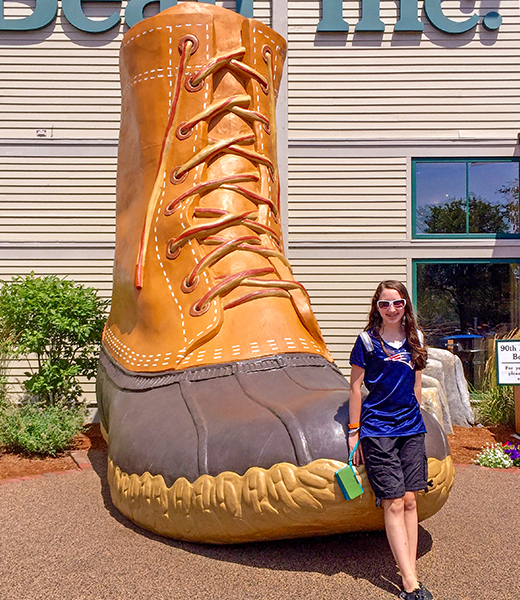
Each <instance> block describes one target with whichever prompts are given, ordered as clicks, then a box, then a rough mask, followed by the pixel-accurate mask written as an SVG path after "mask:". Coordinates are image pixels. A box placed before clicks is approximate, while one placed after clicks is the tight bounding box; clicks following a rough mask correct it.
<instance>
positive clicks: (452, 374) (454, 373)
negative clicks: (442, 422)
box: [423, 347, 475, 433]
mask: <svg viewBox="0 0 520 600" xmlns="http://www.w3.org/2000/svg"><path fill="white" fill-rule="evenodd" d="M424 376H426V377H432V378H433V379H436V380H437V381H439V383H440V384H441V386H442V387H443V391H444V393H445V395H446V398H447V404H448V406H449V413H450V419H451V423H452V424H453V425H458V426H459V427H472V426H473V425H474V424H475V419H474V417H473V411H472V410H471V404H470V398H469V389H468V383H467V381H466V378H465V377H464V369H463V367H462V363H461V361H460V358H459V357H458V356H457V355H456V354H453V353H452V352H450V351H449V350H443V349H441V348H431V347H430V348H428V364H427V365H426V368H425V369H424V371H423V378H424ZM423 385H424V386H425V387H432V386H431V385H429V384H427V383H426V382H425V383H424V384H423ZM445 431H446V429H445ZM446 433H447V431H446Z"/></svg>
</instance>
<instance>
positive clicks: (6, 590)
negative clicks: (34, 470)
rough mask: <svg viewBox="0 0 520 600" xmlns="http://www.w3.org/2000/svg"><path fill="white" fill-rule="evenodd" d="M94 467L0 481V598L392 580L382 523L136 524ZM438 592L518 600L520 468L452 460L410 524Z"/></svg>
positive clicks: (323, 590) (93, 599)
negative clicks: (292, 530) (253, 534)
mask: <svg viewBox="0 0 520 600" xmlns="http://www.w3.org/2000/svg"><path fill="white" fill-rule="evenodd" d="M89 458H90V460H91V462H92V464H93V467H94V469H93V470H92V469H91V470H89V469H87V470H84V471H83V472H80V471H78V472H72V473H70V472H69V473H67V474H64V475H50V476H46V477H43V478H40V479H32V480H27V481H18V482H11V483H8V484H6V485H0V600H47V599H49V600H105V599H106V600H198V599H200V600H213V599H215V600H217V599H218V600H282V599H283V600H292V599H294V600H329V599H331V600H332V599H340V598H344V599H348V600H363V599H367V600H372V599H374V600H386V599H392V598H395V597H396V592H397V591H398V588H397V583H398V581H399V579H398V577H397V574H396V571H395V567H394V566H392V564H393V563H392V559H391V555H390V551H389V549H388V546H387V543H386V540H385V537H384V534H382V533H371V534H357V535H341V536H331V537H324V538H311V539H303V540H291V541H281V542H269V543H255V544H248V545H241V546H232V547H220V546H205V545H202V546H200V545H195V544H189V543H183V542H177V541H173V540H167V539H164V538H161V537H159V536H156V535H152V534H151V533H148V532H146V531H143V530H141V529H139V528H137V527H136V526H135V525H133V524H132V523H131V522H129V521H128V520H127V519H125V518H124V517H122V516H121V515H120V514H119V513H118V512H117V511H116V510H115V509H113V507H112V506H111V503H110V498H109V493H108V489H107V487H106V484H105V483H104V482H105V479H104V476H105V471H106V469H105V461H106V454H105V452H102V451H91V452H90V453H89ZM419 556H420V558H419V570H420V577H421V579H422V580H423V581H424V582H425V583H427V585H428V587H429V588H431V590H432V592H433V593H434V597H435V599H436V600H513V599H515V600H517V598H518V597H519V595H520V474H519V473H517V472H501V471H494V470H488V469H483V468H480V467H474V466H471V467H466V468H464V467H460V468H457V477H456V483H455V486H454V489H453V491H452V493H451V496H450V498H449V500H448V502H447V504H446V505H445V506H444V508H443V509H442V510H441V511H440V512H439V513H437V514H436V515H435V516H434V517H432V518H431V519H429V520H427V521H424V522H423V523H422V524H421V526H420V532H419Z"/></svg>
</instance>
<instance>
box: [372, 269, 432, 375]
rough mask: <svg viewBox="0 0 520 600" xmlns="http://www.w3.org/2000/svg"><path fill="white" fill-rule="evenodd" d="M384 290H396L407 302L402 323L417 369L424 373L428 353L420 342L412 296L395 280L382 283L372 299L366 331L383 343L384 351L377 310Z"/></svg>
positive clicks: (380, 321)
mask: <svg viewBox="0 0 520 600" xmlns="http://www.w3.org/2000/svg"><path fill="white" fill-rule="evenodd" d="M383 290H396V292H398V293H399V295H400V296H401V298H404V299H405V300H406V306H405V308H404V315H403V318H402V320H401V323H402V325H403V327H404V330H405V333H406V339H407V340H408V343H409V344H410V348H411V350H412V361H413V363H414V365H415V368H416V369H417V370H419V371H422V369H424V367H425V366H426V361H427V360H428V352H427V351H426V348H425V347H424V346H423V345H421V342H420V341H419V336H418V334H417V331H418V329H419V326H418V324H417V320H416V318H415V315H414V313H413V308H412V302H411V300H410V295H409V294H408V290H407V289H406V287H405V286H404V285H403V284H402V283H401V282H400V281H397V280H395V279H388V280H386V281H382V282H381V283H380V284H379V285H378V286H377V289H376V292H375V294H374V296H373V298H372V306H371V308H370V314H369V315H368V325H367V326H366V327H365V331H369V330H370V331H372V332H373V333H374V334H375V335H377V337H378V338H379V340H380V341H381V345H382V346H383V349H384V344H383V343H382V340H381V332H380V330H381V326H382V324H383V319H382V317H381V314H380V312H379V310H378V308H377V301H378V300H379V298H380V297H381V293H382V291H383Z"/></svg>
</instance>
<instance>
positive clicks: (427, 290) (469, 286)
mask: <svg viewBox="0 0 520 600" xmlns="http://www.w3.org/2000/svg"><path fill="white" fill-rule="evenodd" d="M416 275H417V280H416V281H417V312H418V314H419V318H420V321H421V325H422V326H423V327H424V329H425V331H426V334H427V340H428V344H430V345H431V346H435V347H438V348H448V349H450V350H452V351H453V352H455V353H456V354H458V355H459V356H460V358H461V360H462V362H463V365H464V369H465V374H466V377H467V379H468V380H469V381H470V383H472V384H473V385H475V386H476V387H478V386H479V384H480V382H481V380H482V376H483V373H484V367H485V363H486V360H487V358H488V354H489V349H490V346H491V345H492V344H493V339H494V337H495V336H498V337H503V336H504V335H505V334H506V333H508V332H509V331H511V330H512V329H514V328H516V327H518V326H519V325H520V322H519V315H520V305H519V279H520V265H519V264H518V263H513V262H510V263H498V262H494V263H493V262H488V263H483V262H442V263H440V262H439V263H427V262H424V263H417V271H416Z"/></svg>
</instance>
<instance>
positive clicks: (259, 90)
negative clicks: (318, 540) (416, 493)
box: [98, 2, 452, 542]
mask: <svg viewBox="0 0 520 600" xmlns="http://www.w3.org/2000/svg"><path fill="white" fill-rule="evenodd" d="M284 55H285V42H284V40H283V39H282V38H281V37H280V36H279V35H278V34H276V33H275V32H274V31H272V30H271V29H269V28H268V27H266V26H265V25H263V24H262V23H260V22H258V21H255V20H253V19H244V18H243V17H242V16H240V15H238V14H236V13H234V12H232V11H229V10H225V9H222V8H218V7H216V6H214V5H209V4H202V3H200V4H199V3H192V2H186V3H182V4H179V5H178V6H176V7H174V8H171V9H168V10H165V11H163V12H162V13H160V14H159V15H157V16H155V17H152V18H149V19H146V20H145V21H143V22H141V23H139V24H138V25H136V26H135V27H133V28H132V29H130V30H129V32H128V33H127V34H126V36H125V38H124V40H123V43H122V48H121V80H122V122H121V135H120V142H119V160H118V178H117V243H116V256H115V266H114V291H113V301H112V310H111V313H110V316H109V319H108V322H107V325H106V328H105V332H104V337H103V350H102V354H101V359H100V367H99V376H98V404H99V409H100V412H101V420H102V425H103V427H104V429H105V430H106V432H107V434H108V443H109V471H108V477H109V483H110V488H111V493H112V498H113V502H114V504H115V506H116V507H117V508H118V509H119V510H120V511H121V512H122V513H124V514H125V515H127V516H128V517H130V518H131V519H132V520H134V521H135V522H136V523H138V524H140V525H142V526H143V527H146V528H148V529H151V530H153V531H156V532H158V533H161V534H163V535H168V536H171V537H175V538H178V539H187V540H193V541H202V542H240V541H248V540H257V539H269V538H281V537H290V536H303V535H309V534H323V533H332V532H340V531H352V530H359V529H373V528H381V527H382V526H383V522H382V515H380V514H379V513H381V512H382V511H377V510H376V509H375V501H374V497H373V495H372V494H371V493H370V492H369V491H368V492H367V493H366V494H365V495H364V496H363V497H362V498H360V499H358V500H354V501H352V502H348V503H347V502H346V501H345V500H343V498H342V496H341V492H340V490H339V488H338V487H337V486H336V484H335V482H334V471H335V470H337V469H338V468H340V467H341V466H343V464H344V463H345V462H346V461H347V458H348V451H347V443H346V437H345V429H344V426H345V420H346V418H347V415H348V408H347V405H346V402H347V400H348V393H347V383H346V381H345V379H344V377H343V376H342V374H341V373H340V372H339V370H338V369H337V368H336V367H335V366H334V364H333V363H332V362H331V357H330V355H329V353H328V351H327V349H326V347H325V343H324V341H323V338H322V336H321V333H320V330H319V327H318V324H317V322H316V319H315V317H314V315H313V313H312V310H311V308H310V305H309V299H308V297H307V294H306V292H305V290H304V288H303V287H302V286H301V285H300V284H299V283H297V282H296V281H295V280H294V278H293V276H292V274H291V268H290V266H289V264H288V262H287V260H286V258H285V257H284V255H283V251H282V239H281V227H280V214H279V181H278V169H277V164H276V129H275V101H276V96H277V92H278V88H279V85H280V79H281V76H282V66H283V60H284ZM431 428H432V434H431V435H430V436H429V438H430V440H429V446H430V456H431V458H430V460H431V461H435V462H434V463H432V465H433V467H432V469H433V471H432V473H433V476H434V477H435V478H436V488H435V489H434V491H433V492H432V493H430V494H428V495H427V496H428V498H427V500H425V501H424V503H423V506H424V507H426V508H424V510H423V513H424V514H423V516H427V515H428V514H431V513H432V512H435V511H436V510H438V508H439V507H440V506H442V504H443V503H444V500H445V498H446V495H447V490H448V489H449V487H450V486H451V477H452V471H451V470H450V469H451V462H450V459H449V456H448V457H447V446H446V444H445V438H444V437H443V435H442V432H441V431H440V428H439V427H438V426H435V423H433V424H432V425H431ZM360 471H361V473H363V469H362V468H361V469H360ZM365 487H367V488H368V484H367V482H366V481H365Z"/></svg>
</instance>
